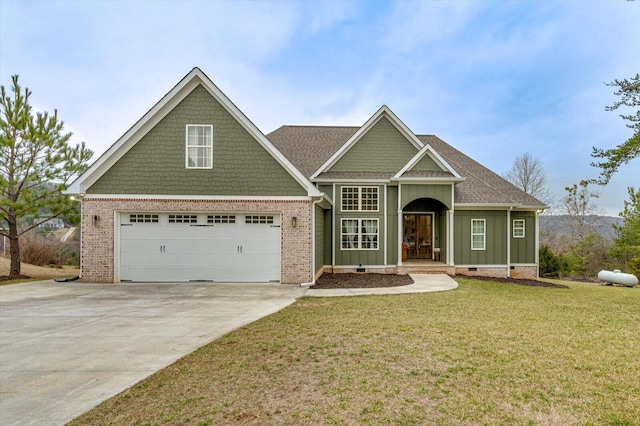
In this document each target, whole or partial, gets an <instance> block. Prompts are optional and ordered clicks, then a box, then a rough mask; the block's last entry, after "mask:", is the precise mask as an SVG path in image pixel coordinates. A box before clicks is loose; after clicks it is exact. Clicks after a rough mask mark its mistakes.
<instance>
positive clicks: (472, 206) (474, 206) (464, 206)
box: [455, 203, 520, 210]
mask: <svg viewBox="0 0 640 426" xmlns="http://www.w3.org/2000/svg"><path fill="white" fill-rule="evenodd" d="M455 208H456V210H509V209H514V208H520V205H519V204H513V203H498V204H480V203H456V204H455Z"/></svg>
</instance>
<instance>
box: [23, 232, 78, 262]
mask: <svg viewBox="0 0 640 426" xmlns="http://www.w3.org/2000/svg"><path fill="white" fill-rule="evenodd" d="M77 246H78V244H77V242H71V243H62V242H60V241H58V240H57V239H56V238H55V237H50V236H48V235H39V234H38V233H37V232H29V233H27V234H23V235H22V236H20V260H21V261H22V262H25V263H29V264H32V265H39V266H45V265H55V266H61V265H77V264H78V248H79V247H77Z"/></svg>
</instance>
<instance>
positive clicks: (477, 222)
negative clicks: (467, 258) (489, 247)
mask: <svg viewBox="0 0 640 426" xmlns="http://www.w3.org/2000/svg"><path fill="white" fill-rule="evenodd" d="M486 225H487V224H486V221H485V220H484V219H471V250H485V246H486V239H487V238H486Z"/></svg>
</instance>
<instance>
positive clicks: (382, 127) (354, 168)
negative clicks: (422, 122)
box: [329, 117, 418, 172]
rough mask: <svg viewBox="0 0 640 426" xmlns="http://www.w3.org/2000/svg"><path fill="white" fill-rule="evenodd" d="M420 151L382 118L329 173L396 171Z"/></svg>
mask: <svg viewBox="0 0 640 426" xmlns="http://www.w3.org/2000/svg"><path fill="white" fill-rule="evenodd" d="M417 152H418V149H417V148H416V147H415V146H413V144H412V143H411V142H409V140H408V139H407V138H406V137H404V135H403V134H402V133H400V131H398V129H396V127H395V126H394V125H393V124H391V122H390V121H389V120H388V119H387V118H386V117H383V118H381V119H380V120H379V121H378V122H377V123H376V124H374V125H373V127H372V128H371V129H369V131H368V132H367V133H366V134H365V135H363V136H362V138H361V139H359V140H358V141H357V142H356V143H355V145H353V146H352V147H351V148H350V149H349V150H348V151H347V152H346V153H345V154H344V155H343V156H342V157H341V158H340V159H339V160H338V161H337V162H336V163H335V164H334V165H333V166H332V167H331V168H330V169H329V171H330V172H397V171H399V170H400V169H401V168H402V167H403V166H404V165H405V164H407V162H408V161H409V160H411V158H413V156H414V155H416V154H417Z"/></svg>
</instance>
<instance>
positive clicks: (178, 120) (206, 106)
mask: <svg viewBox="0 0 640 426" xmlns="http://www.w3.org/2000/svg"><path fill="white" fill-rule="evenodd" d="M187 124H211V125H213V168H212V169H187V168H186V167H185V149H186V147H185V138H186V135H185V134H186V130H185V129H186V125H187ZM87 193H90V194H148V195H256V194H259V195H267V196H305V195H307V191H306V189H305V188H303V187H302V186H301V185H300V184H299V183H298V182H297V181H296V180H295V179H294V178H293V177H292V176H291V175H290V174H289V173H288V172H287V170H285V169H284V168H283V167H282V166H281V165H280V164H279V163H278V162H277V161H276V160H275V158H273V156H272V155H271V154H270V153H269V152H267V151H266V150H265V149H264V148H263V147H262V146H261V145H260V144H259V143H258V141H256V140H255V138H254V137H253V136H251V134H250V133H249V132H247V131H246V130H245V129H244V128H243V127H242V125H241V124H240V123H238V122H237V121H236V120H235V119H234V118H233V117H232V116H231V115H230V114H229V113H228V112H227V110H226V109H225V108H224V107H223V106H222V105H221V104H220V103H218V102H217V101H216V100H215V98H214V97H213V96H211V94H210V93H209V92H208V91H207V90H206V89H205V88H204V87H202V86H197V87H196V88H195V89H194V90H193V91H192V92H191V93H190V94H189V95H187V96H186V97H185V98H184V99H183V100H182V101H181V102H180V103H179V104H178V105H177V106H176V107H175V108H174V109H173V110H172V111H171V112H169V113H168V114H167V115H166V116H165V117H164V118H163V119H162V120H161V121H160V122H159V123H158V124H157V125H156V126H155V127H154V128H153V129H151V130H150V131H149V132H148V133H147V134H146V135H145V136H143V137H142V139H141V140H140V141H139V142H138V143H137V144H135V146H133V147H132V148H131V149H130V150H129V152H127V153H126V154H125V155H124V156H123V157H122V158H120V159H119V160H118V162H117V163H116V164H115V165H114V166H113V167H111V169H110V170H108V171H107V172H106V173H105V174H104V175H103V176H102V177H101V178H100V179H98V181H96V182H95V183H94V184H93V185H92V186H91V187H90V188H89V189H88V190H87Z"/></svg>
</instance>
